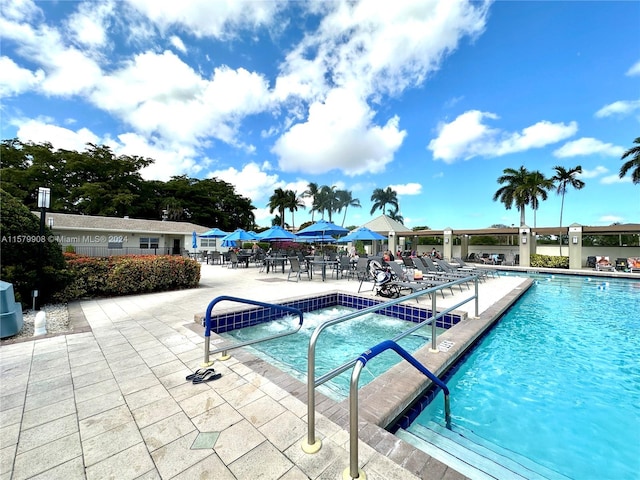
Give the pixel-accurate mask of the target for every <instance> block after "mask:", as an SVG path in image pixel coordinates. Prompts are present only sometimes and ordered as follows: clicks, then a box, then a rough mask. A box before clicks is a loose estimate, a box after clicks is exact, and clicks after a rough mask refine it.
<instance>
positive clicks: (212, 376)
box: [193, 370, 222, 384]
mask: <svg viewBox="0 0 640 480" xmlns="http://www.w3.org/2000/svg"><path fill="white" fill-rule="evenodd" d="M221 376H222V374H221V373H216V372H214V371H213V370H210V371H208V372H207V373H205V374H204V375H202V376H199V377H195V378H194V379H193V383H194V384H195V383H205V382H213V381H214V380H218V379H219V378H220V377H221Z"/></svg>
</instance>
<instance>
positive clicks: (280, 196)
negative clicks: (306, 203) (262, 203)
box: [269, 188, 288, 228]
mask: <svg viewBox="0 0 640 480" xmlns="http://www.w3.org/2000/svg"><path fill="white" fill-rule="evenodd" d="M287 202H288V198H287V194H286V192H285V191H284V190H282V189H281V188H276V189H275V190H274V192H273V195H271V197H269V213H273V211H274V210H278V215H279V216H280V226H281V227H282V228H284V211H285V209H286V208H287Z"/></svg>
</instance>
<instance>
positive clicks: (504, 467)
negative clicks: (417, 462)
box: [396, 422, 570, 480]
mask: <svg viewBox="0 0 640 480" xmlns="http://www.w3.org/2000/svg"><path fill="white" fill-rule="evenodd" d="M396 436H397V437H398V438H400V439H402V440H404V441H406V442H407V443H410V444H411V445H413V446H414V447H416V448H418V449H419V450H422V451H423V452H425V453H426V454H428V455H429V456H431V457H433V458H435V459H436V460H439V461H440V462H442V463H444V464H445V465H448V466H449V467H451V468H452V469H454V470H456V471H457V472H459V473H461V474H462V475H464V476H466V477H468V478H473V479H478V480H485V479H500V480H505V479H509V480H511V479H513V480H570V479H569V478H568V477H566V476H564V475H562V474H561V473H558V472H556V471H554V470H551V469H549V468H547V467H545V466H543V465H540V464H538V463H535V462H533V461H532V460H530V459H528V458H526V457H523V456H522V455H519V454H517V453H515V452H513V451H510V450H507V449H504V448H502V447H499V446H498V445H495V444H493V443H492V442H490V441H488V440H486V439H484V438H482V437H479V436H477V435H475V434H474V433H473V432H470V431H468V430H463V429H460V428H459V427H456V426H455V425H454V426H453V429H448V428H445V427H443V426H442V425H440V424H438V423H436V422H428V424H427V426H423V425H418V424H414V425H412V426H411V427H410V430H404V429H400V430H398V431H397V432H396Z"/></svg>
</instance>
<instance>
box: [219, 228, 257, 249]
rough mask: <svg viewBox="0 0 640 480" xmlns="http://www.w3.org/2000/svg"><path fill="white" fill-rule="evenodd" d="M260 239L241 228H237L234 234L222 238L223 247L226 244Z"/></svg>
mask: <svg viewBox="0 0 640 480" xmlns="http://www.w3.org/2000/svg"><path fill="white" fill-rule="evenodd" d="M257 239H258V238H257V237H256V236H255V235H253V234H251V233H249V232H247V231H245V230H243V229H241V228H237V229H236V230H234V231H233V232H231V233H230V234H229V235H226V236H224V237H222V242H223V243H222V245H223V246H224V242H236V241H238V240H240V241H241V242H250V241H251V240H257Z"/></svg>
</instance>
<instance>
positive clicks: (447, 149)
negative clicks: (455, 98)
mask: <svg viewBox="0 0 640 480" xmlns="http://www.w3.org/2000/svg"><path fill="white" fill-rule="evenodd" d="M498 118H499V117H498V116H497V115H496V114H494V113H490V112H480V111H478V110H470V111H467V112H465V113H463V114H461V115H459V116H458V117H457V118H456V119H455V120H453V121H452V122H450V123H441V124H440V125H439V126H438V136H437V137H436V138H434V139H433V140H431V141H430V142H429V145H428V146H427V148H428V149H429V150H431V151H432V152H433V158H434V159H436V160H443V161H444V162H445V163H453V162H455V161H456V160H459V159H464V160H468V159H470V158H472V157H476V156H483V157H497V156H502V155H507V154H510V153H517V152H522V151H526V150H530V149H532V148H541V147H544V146H546V145H549V144H553V143H556V142H559V141H560V140H563V139H565V138H567V137H570V136H571V135H574V134H575V133H576V132H577V130H578V125H577V123H576V122H570V123H569V124H564V123H551V122H548V121H540V122H538V123H536V124H534V125H532V126H530V127H526V128H523V129H522V131H521V132H513V133H508V132H504V131H502V130H499V129H496V128H491V127H489V126H488V125H486V124H485V123H484V120H485V119H490V120H497V119H498Z"/></svg>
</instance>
